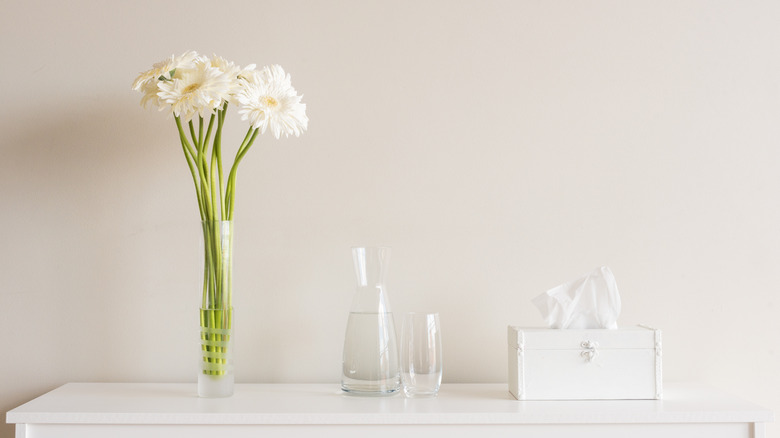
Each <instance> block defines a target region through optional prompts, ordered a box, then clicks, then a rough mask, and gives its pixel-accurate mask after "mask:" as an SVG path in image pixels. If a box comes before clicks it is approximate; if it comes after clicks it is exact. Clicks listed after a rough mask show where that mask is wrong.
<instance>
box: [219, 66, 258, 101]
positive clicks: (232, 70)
mask: <svg viewBox="0 0 780 438" xmlns="http://www.w3.org/2000/svg"><path fill="white" fill-rule="evenodd" d="M209 62H210V64H211V66H212V67H214V68H218V69H219V70H221V71H222V72H223V73H225V74H226V75H227V76H229V77H231V78H233V87H232V89H231V90H230V102H231V103H238V102H237V100H236V99H235V98H234V97H235V95H236V94H238V93H239V92H240V91H241V84H240V82H239V80H238V79H239V78H242V77H246V75H247V74H249V72H250V71H251V70H254V69H255V64H249V65H248V66H246V67H244V68H243V69H242V68H241V67H240V66H238V65H236V64H234V63H233V62H231V61H228V60H226V59H225V58H222V57H221V56H217V55H214V57H213V58H211V59H210V60H209Z"/></svg>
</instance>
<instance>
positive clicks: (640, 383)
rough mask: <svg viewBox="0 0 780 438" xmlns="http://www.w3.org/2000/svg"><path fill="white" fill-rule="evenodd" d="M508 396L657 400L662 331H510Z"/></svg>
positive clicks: (510, 329) (537, 329) (552, 398)
mask: <svg viewBox="0 0 780 438" xmlns="http://www.w3.org/2000/svg"><path fill="white" fill-rule="evenodd" d="M508 332H509V333H508V341H509V392H510V393H511V394H512V395H513V396H515V398H517V399H518V400H642V399H660V398H661V396H662V379H661V359H662V357H661V331H660V330H656V329H652V328H649V327H644V326H636V327H630V328H620V329H615V330H608V329H591V330H571V329H568V330H567V329H564V330H560V329H548V328H522V327H513V326H509V330H508Z"/></svg>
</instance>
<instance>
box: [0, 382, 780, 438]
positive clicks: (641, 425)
mask: <svg viewBox="0 0 780 438" xmlns="http://www.w3.org/2000/svg"><path fill="white" fill-rule="evenodd" d="M6 420H7V422H8V423H15V424H16V437H17V438H48V437H79V438H93V437H95V438H97V437H100V438H105V437H112V438H125V437H127V438H129V437H144V438H150V437H152V438H153V437H179V436H182V437H188V438H190V437H192V438H201V437H204V438H205V437H208V438H215V437H239V438H241V437H263V436H268V437H339V438H347V437H361V438H365V437H367V436H370V437H372V438H383V437H393V438H398V437H399V436H403V437H404V438H409V437H417V436H430V437H448V438H449V437H452V438H458V437H480V438H488V437H489V438H500V437H573V436H577V437H585V436H592V437H599V438H610V437H621V438H623V437H632V438H641V437H651V436H652V437H656V436H661V437H664V438H672V437H685V438H690V437H707V438H717V437H763V436H764V435H765V430H764V423H766V422H769V421H773V414H772V412H771V411H769V410H767V409H764V408H762V407H759V406H756V405H754V404H751V403H748V402H746V401H743V400H740V399H739V398H736V397H732V396H729V395H726V394H723V393H721V392H718V391H715V390H712V389H710V388H707V387H703V386H697V385H673V384H667V386H666V387H665V388H664V399H663V400H657V401H656V400H640V401H637V400H634V401H523V402H521V401H517V400H515V399H513V398H512V397H511V396H510V395H509V393H508V391H507V386H506V384H445V385H443V386H442V388H441V391H440V393H439V396H438V397H437V398H433V399H405V398H403V396H401V395H395V396H391V397H377V398H371V397H355V396H349V395H344V394H343V393H342V392H341V390H340V389H339V386H338V385H334V384H237V385H236V391H235V395H234V396H233V397H230V398H225V399H204V398H198V396H197V395H196V386H195V384H194V383H193V384H143V383H69V384H66V385H63V386H61V387H59V388H57V389H55V390H54V391H51V392H49V393H47V394H44V395H43V396H41V397H38V398H36V399H34V400H32V401H30V402H29V403H26V404H24V405H22V406H19V407H18V408H16V409H13V410H11V411H9V412H8V414H7V418H6Z"/></svg>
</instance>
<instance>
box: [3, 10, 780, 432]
mask: <svg viewBox="0 0 780 438" xmlns="http://www.w3.org/2000/svg"><path fill="white" fill-rule="evenodd" d="M777 23H780V3H778V2H775V1H763V2H762V1H745V2H726V1H711V0H707V1H704V0H702V1H694V0H682V1H679V0H673V1H672V0H670V1H657V0H652V1H650V0H648V1H619V0H615V1H605V0H594V1H530V0H522V1H505V2H500V1H427V2H424V1H417V0H415V1H388V2H377V1H310V2H302V1H275V2H269V1H236V2H199V1H188V2H181V1H169V2H150V1H134V2H101V1H88V0H73V1H69V2H56V1H25V2H22V1H0V59H2V61H1V62H0V87H1V91H2V97H3V105H2V106H0V133H1V134H0V153H2V158H0V200H2V214H0V238H1V239H2V246H1V247H0V248H2V251H0V278H2V287H0V309H1V310H0V311H1V312H2V314H1V315H2V318H0V334H2V339H3V340H4V341H3V345H4V349H5V350H4V352H3V354H2V358H3V360H1V361H0V410H2V411H5V410H8V409H11V408H12V407H14V406H16V405H18V404H21V403H22V402H25V401H27V400H28V399H31V398H33V397H35V396H37V395H39V394H41V393H43V392H44V391H47V390H50V389H52V388H54V387H56V386H58V385H60V384H62V383H65V382H68V381H177V382H178V381H182V382H190V381H192V382H194V380H195V366H196V357H195V353H194V351H195V348H196V341H195V336H196V334H195V333H196V330H197V328H196V324H197V323H196V316H195V311H196V307H197V305H198V300H199V287H200V284H199V277H200V272H201V271H200V269H201V263H202V262H201V255H200V253H199V251H200V249H199V248H200V247H199V245H200V244H199V240H200V236H199V224H198V222H197V210H196V206H195V197H194V193H193V191H192V188H191V180H190V179H189V175H188V173H187V169H186V166H185V164H184V159H183V157H182V155H181V149H180V146H179V145H178V143H177V138H176V133H175V127H174V124H173V121H172V120H171V119H169V118H167V117H166V116H165V115H163V114H159V113H156V112H154V111H151V110H143V109H142V108H141V107H140V106H139V105H138V102H139V99H140V95H139V94H137V93H135V92H133V91H131V90H130V83H131V82H132V80H133V79H134V77H135V76H136V74H137V73H138V72H140V71H142V70H145V69H147V68H149V67H150V66H151V64H152V63H153V62H156V61H159V60H160V59H162V58H164V57H166V56H169V55H170V54H172V53H181V52H183V51H185V50H188V49H195V50H198V51H200V52H202V53H205V54H211V53H217V54H219V55H222V56H224V57H226V58H228V59H231V60H233V61H235V62H237V63H240V64H249V63H258V64H260V65H265V64H271V63H278V64H281V65H283V66H284V67H285V69H286V70H287V71H289V72H290V73H291V74H292V78H293V84H294V85H295V86H296V88H297V89H298V91H299V92H301V93H303V94H304V101H305V102H306V103H307V105H308V115H309V117H310V119H311V123H310V126H309V131H308V132H306V133H305V135H304V136H302V137H301V138H299V139H288V140H282V141H276V140H274V139H273V138H272V137H271V136H265V137H263V138H262V139H261V141H260V143H259V144H258V145H256V146H255V149H254V150H253V151H252V153H251V154H250V156H249V157H248V158H247V160H246V161H245V163H244V165H243V167H242V169H241V174H240V175H239V193H238V197H239V199H238V202H239V203H238V207H237V212H236V215H237V219H236V228H237V229H238V238H237V239H238V243H237V249H236V252H235V257H236V261H235V270H236V286H235V294H236V301H237V302H238V306H239V310H238V311H239V313H238V316H237V318H238V324H239V334H238V340H237V343H238V345H237V348H238V366H237V378H238V380H239V381H242V382H337V381H338V379H339V375H340V373H339V367H340V360H341V348H342V341H343V335H344V328H345V324H346V317H347V312H348V309H349V305H350V301H351V297H352V293H353V285H354V280H353V275H352V266H351V256H350V252H349V247H350V246H352V245H356V244H368V245H371V244H384V245H390V246H392V247H393V249H394V253H393V265H392V269H391V272H390V277H389V286H390V297H391V301H392V305H393V307H394V309H395V311H396V312H403V311H411V310H419V309H435V310H438V311H439V312H440V313H441V323H442V326H443V331H444V336H445V338H444V342H445V361H446V370H445V381H447V382H504V381H505V380H506V377H505V374H506V351H505V345H506V332H505V330H506V326H507V324H518V325H530V326H538V325H541V324H542V320H541V318H540V316H539V314H538V312H537V311H536V309H535V308H533V307H532V305H531V302H530V300H531V299H532V298H533V297H534V296H536V295H537V294H539V293H541V292H543V291H545V290H546V289H548V288H550V287H552V286H555V285H557V284H559V283H562V282H564V281H567V280H570V279H572V278H574V277H576V276H579V275H581V274H583V273H585V272H587V271H589V270H591V269H592V268H595V267H596V266H599V265H608V266H610V267H611V268H612V271H613V272H614V274H615V276H616V278H617V281H618V285H619V286H620V290H621V294H622V297H623V308H624V311H623V315H622V317H621V319H620V320H619V322H620V324H621V325H633V324H636V323H645V324H650V325H654V326H657V327H659V328H662V329H663V330H664V348H665V351H664V354H665V356H664V372H665V377H666V380H667V381H698V382H704V383H708V384H711V385H714V386H717V387H720V388H723V389H726V390H728V391H731V392H734V393H738V394H741V395H743V396H744V397H746V398H749V399H751V400H753V401H755V402H758V403H761V404H764V405H766V406H768V407H771V408H773V409H775V410H777V409H778V408H780V395H779V394H780V378H778V377H777V371H778V369H780V348H779V347H780V342H779V341H778V335H780V322H778V318H777V314H778V311H779V310H780V304H778V298H777V297H778V272H780V271H779V270H778V266H780V172H778V164H779V163H780V147H778V145H779V144H780V61H779V60H778V59H780V58H779V57H778V54H780V26H778V25H777ZM228 123H229V124H228V126H227V131H228V132H227V135H226V139H225V141H226V142H228V144H231V145H232V144H236V143H237V139H238V137H240V136H241V135H243V132H244V130H245V126H244V125H243V123H241V122H240V120H238V118H237V117H236V116H235V113H234V114H233V116H232V118H231V119H230V120H229V122H228ZM779 429H780V428H775V427H773V428H770V433H777V431H778V430H779ZM0 431H2V432H0V435H2V436H3V437H10V436H12V430H11V428H9V427H0Z"/></svg>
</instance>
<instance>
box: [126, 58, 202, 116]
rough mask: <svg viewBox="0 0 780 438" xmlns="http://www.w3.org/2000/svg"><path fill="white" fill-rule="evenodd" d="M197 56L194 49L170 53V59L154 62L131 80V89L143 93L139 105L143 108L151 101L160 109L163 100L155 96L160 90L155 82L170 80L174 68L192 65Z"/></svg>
mask: <svg viewBox="0 0 780 438" xmlns="http://www.w3.org/2000/svg"><path fill="white" fill-rule="evenodd" d="M197 58H198V53H197V52H194V51H189V52H184V53H183V54H181V55H180V56H176V55H171V57H170V59H166V60H163V61H160V62H158V63H155V64H154V65H153V66H152V69H151V70H147V71H145V72H143V73H141V74H140V75H138V77H137V78H135V81H133V90H136V91H139V90H140V91H141V92H142V93H144V96H143V97H142V98H141V105H143V106H144V108H145V107H146V104H147V103H149V102H152V103H154V104H156V105H158V106H160V107H161V108H160V109H161V110H162V104H163V102H161V101H160V99H159V98H158V97H157V92H158V91H160V90H159V89H158V88H157V83H158V82H159V81H161V80H170V79H171V74H172V72H173V71H174V70H176V69H188V68H192V67H194V63H195V60H196V59H197Z"/></svg>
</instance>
